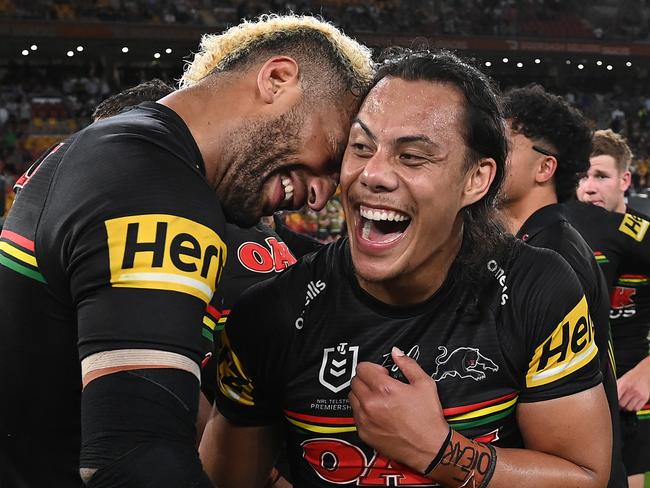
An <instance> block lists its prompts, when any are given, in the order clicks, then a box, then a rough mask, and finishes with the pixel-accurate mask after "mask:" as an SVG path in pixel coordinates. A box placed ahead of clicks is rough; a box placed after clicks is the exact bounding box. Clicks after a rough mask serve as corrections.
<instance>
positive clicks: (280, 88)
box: [257, 56, 300, 103]
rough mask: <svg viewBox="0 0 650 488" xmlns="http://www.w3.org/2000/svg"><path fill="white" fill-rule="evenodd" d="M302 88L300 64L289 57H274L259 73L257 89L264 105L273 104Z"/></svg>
mask: <svg viewBox="0 0 650 488" xmlns="http://www.w3.org/2000/svg"><path fill="white" fill-rule="evenodd" d="M299 86H300V78H299V70H298V63H297V62H296V60H295V59H293V58H290V57H288V56H273V57H271V58H269V59H268V60H266V62H265V63H264V64H263V65H262V67H261V68H260V70H259V72H258V73H257V89H258V91H259V93H260V97H261V99H262V101H263V102H264V103H273V102H274V101H275V100H276V99H277V98H278V97H280V96H282V95H284V94H285V93H286V92H287V91H290V90H295V89H296V88H299Z"/></svg>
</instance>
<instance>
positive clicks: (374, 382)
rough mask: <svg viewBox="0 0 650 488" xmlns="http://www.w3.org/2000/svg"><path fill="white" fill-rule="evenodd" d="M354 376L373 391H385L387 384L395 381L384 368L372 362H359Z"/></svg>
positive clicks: (387, 387)
mask: <svg viewBox="0 0 650 488" xmlns="http://www.w3.org/2000/svg"><path fill="white" fill-rule="evenodd" d="M354 378H356V380H357V382H361V383H363V384H364V385H366V386H367V387H368V388H369V389H370V390H372V391H374V392H382V391H387V389H390V388H389V384H390V383H391V382H393V381H396V380H394V379H393V378H391V377H390V376H389V374H388V370H387V369H386V368H384V367H383V366H379V365H378V364H374V363H363V364H359V366H357V374H356V375H355V377H354ZM398 383H399V382H398Z"/></svg>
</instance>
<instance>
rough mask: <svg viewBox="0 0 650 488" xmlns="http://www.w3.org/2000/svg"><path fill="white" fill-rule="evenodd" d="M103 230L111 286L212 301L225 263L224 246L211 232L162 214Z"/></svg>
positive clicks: (131, 219) (133, 218)
mask: <svg viewBox="0 0 650 488" xmlns="http://www.w3.org/2000/svg"><path fill="white" fill-rule="evenodd" d="M105 225H106V233H107V236H108V249H109V259H110V270H111V285H112V286H115V287H122V288H145V289H152V290H171V291H177V292H180V293H187V294H189V295H193V296H195V297H197V298H199V299H201V300H203V301H204V302H206V303H208V302H209V301H210V299H211V298H212V295H213V293H214V290H215V288H216V286H217V283H218V282H219V278H220V277H221V273H222V271H223V267H224V264H225V262H226V245H225V244H224V243H223V241H222V240H221V238H220V237H219V235H218V234H217V233H216V232H215V231H213V230H212V229H210V228H209V227H206V226H204V225H202V224H199V223H198V222H194V221H193V220H189V219H186V218H183V217H177V216H175V215H165V214H148V215H132V216H129V217H119V218H116V219H111V220H107V221H106V222H105Z"/></svg>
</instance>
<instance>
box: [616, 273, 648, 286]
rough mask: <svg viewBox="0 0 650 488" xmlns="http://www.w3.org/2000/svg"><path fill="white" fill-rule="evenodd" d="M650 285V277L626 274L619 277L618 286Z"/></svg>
mask: <svg viewBox="0 0 650 488" xmlns="http://www.w3.org/2000/svg"><path fill="white" fill-rule="evenodd" d="M648 283H650V277H648V276H646V275H634V274H624V275H621V276H619V277H618V280H617V285H627V286H632V287H636V286H645V285H647V284H648Z"/></svg>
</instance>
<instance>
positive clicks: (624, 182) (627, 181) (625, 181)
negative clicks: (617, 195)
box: [621, 170, 632, 192]
mask: <svg viewBox="0 0 650 488" xmlns="http://www.w3.org/2000/svg"><path fill="white" fill-rule="evenodd" d="M631 184H632V173H630V171H629V170H628V171H626V172H625V173H623V175H622V176H621V191H622V192H626V191H627V189H628V188H629V187H630V185H631Z"/></svg>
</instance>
